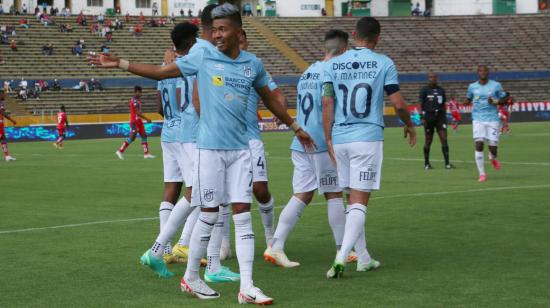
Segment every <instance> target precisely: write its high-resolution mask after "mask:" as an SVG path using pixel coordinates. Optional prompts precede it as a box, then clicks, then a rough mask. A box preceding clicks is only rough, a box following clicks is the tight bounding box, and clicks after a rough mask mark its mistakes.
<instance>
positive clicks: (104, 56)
mask: <svg viewBox="0 0 550 308" xmlns="http://www.w3.org/2000/svg"><path fill="white" fill-rule="evenodd" d="M119 60H120V59H119V58H117V57H115V56H113V55H112V54H108V53H102V52H93V51H91V52H89V53H88V63H90V64H92V65H95V66H97V67H101V68H114V67H118V63H119Z"/></svg>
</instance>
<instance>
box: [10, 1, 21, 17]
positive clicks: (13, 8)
mask: <svg viewBox="0 0 550 308" xmlns="http://www.w3.org/2000/svg"><path fill="white" fill-rule="evenodd" d="M10 15H19V14H16V11H15V6H13V4H12V5H10Z"/></svg>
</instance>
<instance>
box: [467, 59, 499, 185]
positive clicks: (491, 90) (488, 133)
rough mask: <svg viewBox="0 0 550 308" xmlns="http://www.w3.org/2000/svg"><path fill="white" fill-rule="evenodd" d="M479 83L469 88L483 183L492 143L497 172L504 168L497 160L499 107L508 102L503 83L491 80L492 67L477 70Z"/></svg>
mask: <svg viewBox="0 0 550 308" xmlns="http://www.w3.org/2000/svg"><path fill="white" fill-rule="evenodd" d="M477 74H478V76H479V80H478V81H476V82H474V83H472V84H470V85H469V86H468V93H467V101H466V103H467V104H473V109H472V128H473V135H474V141H475V159H476V165H477V170H478V171H479V180H478V181H479V182H485V181H486V180H487V175H486V173H485V166H484V165H485V160H484V158H483V145H484V143H485V141H487V142H488V143H489V159H490V160H491V164H492V165H493V167H494V168H495V169H496V170H499V169H500V162H499V161H498V160H497V148H498V139H499V136H500V134H499V125H500V122H499V118H498V107H497V106H498V105H499V104H504V103H505V102H506V99H507V95H506V92H504V90H503V89H502V85H500V83H499V82H497V81H494V80H490V79H489V68H488V67H487V66H486V65H480V66H479V67H478V69H477Z"/></svg>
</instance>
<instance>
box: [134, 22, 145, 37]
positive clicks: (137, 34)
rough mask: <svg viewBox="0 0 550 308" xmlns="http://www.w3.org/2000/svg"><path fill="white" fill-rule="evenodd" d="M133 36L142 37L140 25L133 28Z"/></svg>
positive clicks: (141, 26)
mask: <svg viewBox="0 0 550 308" xmlns="http://www.w3.org/2000/svg"><path fill="white" fill-rule="evenodd" d="M134 35H135V36H142V35H143V25H142V24H137V25H136V26H135V27H134Z"/></svg>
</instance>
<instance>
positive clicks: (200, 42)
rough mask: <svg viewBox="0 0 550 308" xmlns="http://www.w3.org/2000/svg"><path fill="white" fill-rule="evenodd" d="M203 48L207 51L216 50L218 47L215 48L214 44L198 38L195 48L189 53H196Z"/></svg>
mask: <svg viewBox="0 0 550 308" xmlns="http://www.w3.org/2000/svg"><path fill="white" fill-rule="evenodd" d="M203 48H206V49H214V50H215V49H216V46H214V45H213V44H212V43H210V42H209V41H207V40H204V39H201V38H197V41H196V42H195V44H193V46H192V47H191V49H189V53H193V52H195V51H199V50H201V49H203Z"/></svg>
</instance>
